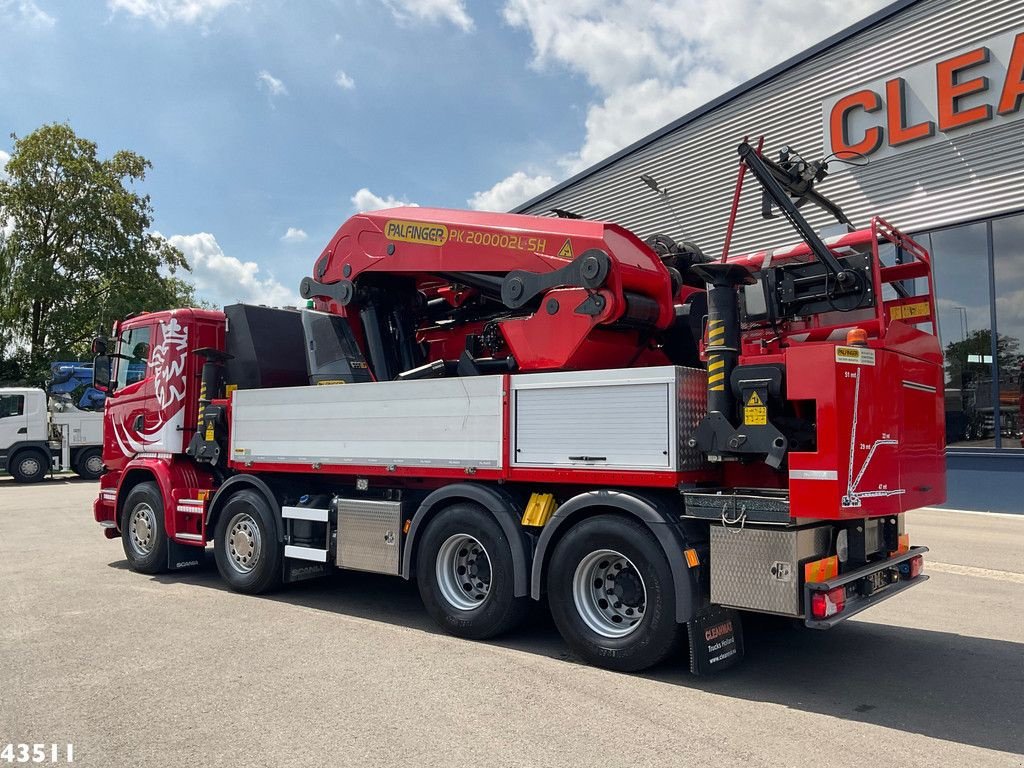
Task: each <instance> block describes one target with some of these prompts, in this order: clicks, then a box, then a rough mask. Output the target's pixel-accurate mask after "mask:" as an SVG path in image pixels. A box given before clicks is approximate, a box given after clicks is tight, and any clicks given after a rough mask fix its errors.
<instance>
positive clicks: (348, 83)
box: [334, 69, 356, 91]
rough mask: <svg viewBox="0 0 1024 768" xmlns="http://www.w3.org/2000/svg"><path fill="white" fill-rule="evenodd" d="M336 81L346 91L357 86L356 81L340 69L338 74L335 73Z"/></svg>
mask: <svg viewBox="0 0 1024 768" xmlns="http://www.w3.org/2000/svg"><path fill="white" fill-rule="evenodd" d="M334 83H335V85H337V86H338V87H339V88H341V89H342V90H344V91H351V90H352V89H353V88H355V87H356V81H355V80H353V79H352V78H351V77H349V76H348V75H347V74H346V73H345V72H343V71H341V70H340V69H339V70H338V72H337V74H335V75H334Z"/></svg>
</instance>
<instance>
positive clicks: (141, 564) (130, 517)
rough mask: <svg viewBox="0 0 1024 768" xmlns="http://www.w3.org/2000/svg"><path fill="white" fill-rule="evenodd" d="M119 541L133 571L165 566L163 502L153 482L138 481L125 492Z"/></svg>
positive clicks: (149, 571) (157, 568)
mask: <svg viewBox="0 0 1024 768" xmlns="http://www.w3.org/2000/svg"><path fill="white" fill-rule="evenodd" d="M121 545H122V546H123V547H124V556H125V557H126V558H127V559H128V567H129V568H131V569H132V570H133V571H137V572H138V573H160V572H161V571H163V570H165V569H166V568H167V532H166V531H165V530H164V502H163V497H162V496H161V495H160V489H159V488H157V485H156V483H152V482H146V483H139V484H138V485H136V486H135V487H134V488H132V489H131V491H129V492H128V498H126V499H125V501H124V517H123V518H122V521H121Z"/></svg>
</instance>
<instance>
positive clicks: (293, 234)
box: [281, 227, 309, 243]
mask: <svg viewBox="0 0 1024 768" xmlns="http://www.w3.org/2000/svg"><path fill="white" fill-rule="evenodd" d="M308 238H309V235H307V234H306V232H305V230H302V229H299V228H298V227H288V231H287V232H285V233H284V234H283V235H282V236H281V240H282V241H283V242H285V243H301V242H302V241H304V240H307V239H308Z"/></svg>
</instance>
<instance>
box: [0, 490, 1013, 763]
mask: <svg viewBox="0 0 1024 768" xmlns="http://www.w3.org/2000/svg"><path fill="white" fill-rule="evenodd" d="M95 490H96V484H95V483H87V482H82V481H76V480H55V481H50V482H47V483H44V484H41V485H38V486H16V485H14V484H13V483H12V482H10V480H9V479H4V480H0V611H2V613H0V747H2V745H3V744H5V743H7V742H15V743H17V742H29V743H34V742H44V743H47V744H49V743H53V742H59V743H67V742H71V743H73V744H74V750H75V752H74V755H75V765H82V766H103V767H107V766H114V767H116V766H164V765H167V766H183V765H212V766H279V765H281V766H284V765H289V766H290V765H295V766H317V765H327V764H330V765H389V766H420V765H478V766H496V765H529V766H541V765H551V766H561V765H573V766H591V765H593V766H602V768H609V767H611V766H626V765H630V766H646V765H654V764H661V765H693V766H697V765H701V766H703V765H707V766H711V765H714V766H723V765H737V764H742V765H744V766H747V767H748V768H754V767H755V766H766V767H770V768H778V766H808V765H814V766H831V765H836V766H838V765H852V764H861V765H864V764H867V765H871V766H888V765H899V766H918V765H919V766H938V765H941V766H961V765H963V766H968V765H970V766H989V765H991V766H1019V765H1022V764H1024V759H1022V758H1021V753H1022V752H1024V734H1022V730H1024V729H1022V726H1021V723H1022V719H1021V712H1022V711H1024V598H1022V595H1024V517H1019V518H1011V517H1005V516H988V515H967V514H961V513H950V512H937V511H924V512H918V513H915V514H913V515H912V516H911V520H910V532H911V536H912V540H913V541H914V542H915V543H920V544H927V545H929V546H930V547H931V548H932V553H931V555H930V560H929V563H928V568H927V570H928V572H929V573H930V574H931V576H932V578H931V580H930V581H929V582H928V583H927V584H925V585H923V586H921V587H919V588H917V589H913V590H911V591H910V592H908V593H907V594H906V595H904V596H902V597H901V598H897V599H895V600H891V601H889V602H887V603H884V604H883V605H880V606H878V607H876V608H874V609H872V610H871V611H868V612H867V613H866V614H861V616H859V617H857V618H856V619H853V620H851V621H849V622H847V623H846V624H845V625H844V626H842V627H840V628H838V629H836V630H832V631H830V632H826V633H817V632H812V631H810V630H789V629H780V628H778V627H771V626H762V627H756V628H753V629H751V630H750V631H748V636H747V645H748V652H747V659H746V661H745V663H744V664H743V665H742V666H741V667H740V668H738V669H736V670H733V671H731V672H729V673H727V674H725V675H723V676H720V677H718V678H712V679H698V678H693V677H691V676H689V674H687V673H686V671H685V670H684V669H683V665H682V663H679V664H668V665H665V666H663V667H661V668H659V669H657V670H654V671H652V672H651V673H649V674H644V675H640V676H630V675H622V674H615V673H611V672H605V671H602V670H598V669H593V668H590V667H586V666H583V665H581V664H578V663H575V662H574V661H573V660H572V659H571V658H570V657H569V656H568V653H567V650H566V648H565V646H564V644H563V643H562V641H561V639H560V638H559V637H558V634H557V633H556V631H555V630H554V628H553V626H552V624H551V623H550V621H548V620H545V619H544V618H543V617H542V616H541V617H539V618H538V619H536V620H535V621H534V622H533V623H532V624H531V625H530V626H529V627H527V628H525V629H524V630H522V631H520V632H518V633H517V634H515V635H514V636H512V637H509V638H506V639H503V640H500V641H498V642H491V643H471V642H467V641H462V640H458V639H454V638H451V637H448V636H446V635H443V634H439V633H438V632H437V631H436V630H435V629H434V627H433V626H432V625H431V623H430V622H429V620H428V619H427V617H426V615H425V614H424V612H423V611H422V609H421V608H420V604H419V598H418V595H417V593H416V589H415V587H414V586H413V585H410V584H406V583H404V582H402V581H400V580H395V579H389V578H385V577H374V576H368V575H360V574H340V575H337V576H335V577H332V578H330V579H327V580H323V581H318V582H307V583H305V584H300V585H296V586H294V587H292V588H291V589H289V590H287V591H284V592H281V593H279V594H277V595H274V596H271V597H268V598H253V597H245V596H241V595H236V594H234V593H231V592H229V591H227V590H225V589H224V588H223V587H222V585H221V584H220V581H219V578H218V576H217V573H216V569H215V568H214V567H213V565H212V563H209V564H207V565H206V566H205V567H203V568H200V569H198V570H195V571H192V572H189V573H186V574H176V575H170V576H158V577H148V576H142V575H139V574H135V573H132V572H130V571H128V570H127V568H126V566H125V562H124V558H123V554H122V552H121V546H120V542H118V541H108V540H106V539H105V538H103V535H102V532H101V529H100V528H99V526H97V525H96V524H95V523H93V522H92V519H91V502H92V498H93V495H94V494H95Z"/></svg>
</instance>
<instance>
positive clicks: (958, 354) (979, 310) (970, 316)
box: [928, 222, 996, 448]
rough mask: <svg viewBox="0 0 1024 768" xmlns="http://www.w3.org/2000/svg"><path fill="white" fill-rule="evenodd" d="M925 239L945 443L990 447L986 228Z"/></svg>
mask: <svg viewBox="0 0 1024 768" xmlns="http://www.w3.org/2000/svg"><path fill="white" fill-rule="evenodd" d="M928 239H929V241H930V247H929V249H930V251H931V254H932V260H933V264H934V270H935V292H936V295H937V303H938V315H939V338H940V340H941V342H942V349H943V351H944V352H945V355H946V444H947V445H949V446H958V447H961V446H974V447H988V448H991V447H993V446H994V445H995V414H996V409H994V408H993V403H992V400H993V398H992V377H993V374H994V370H995V366H994V365H993V361H992V329H991V307H990V304H991V300H990V296H989V269H988V231H987V227H986V225H985V223H984V222H981V223H978V224H969V225H967V226H963V227H954V228H952V229H944V230H940V231H938V232H933V233H932V234H931V235H930V236H929V238H928Z"/></svg>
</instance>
